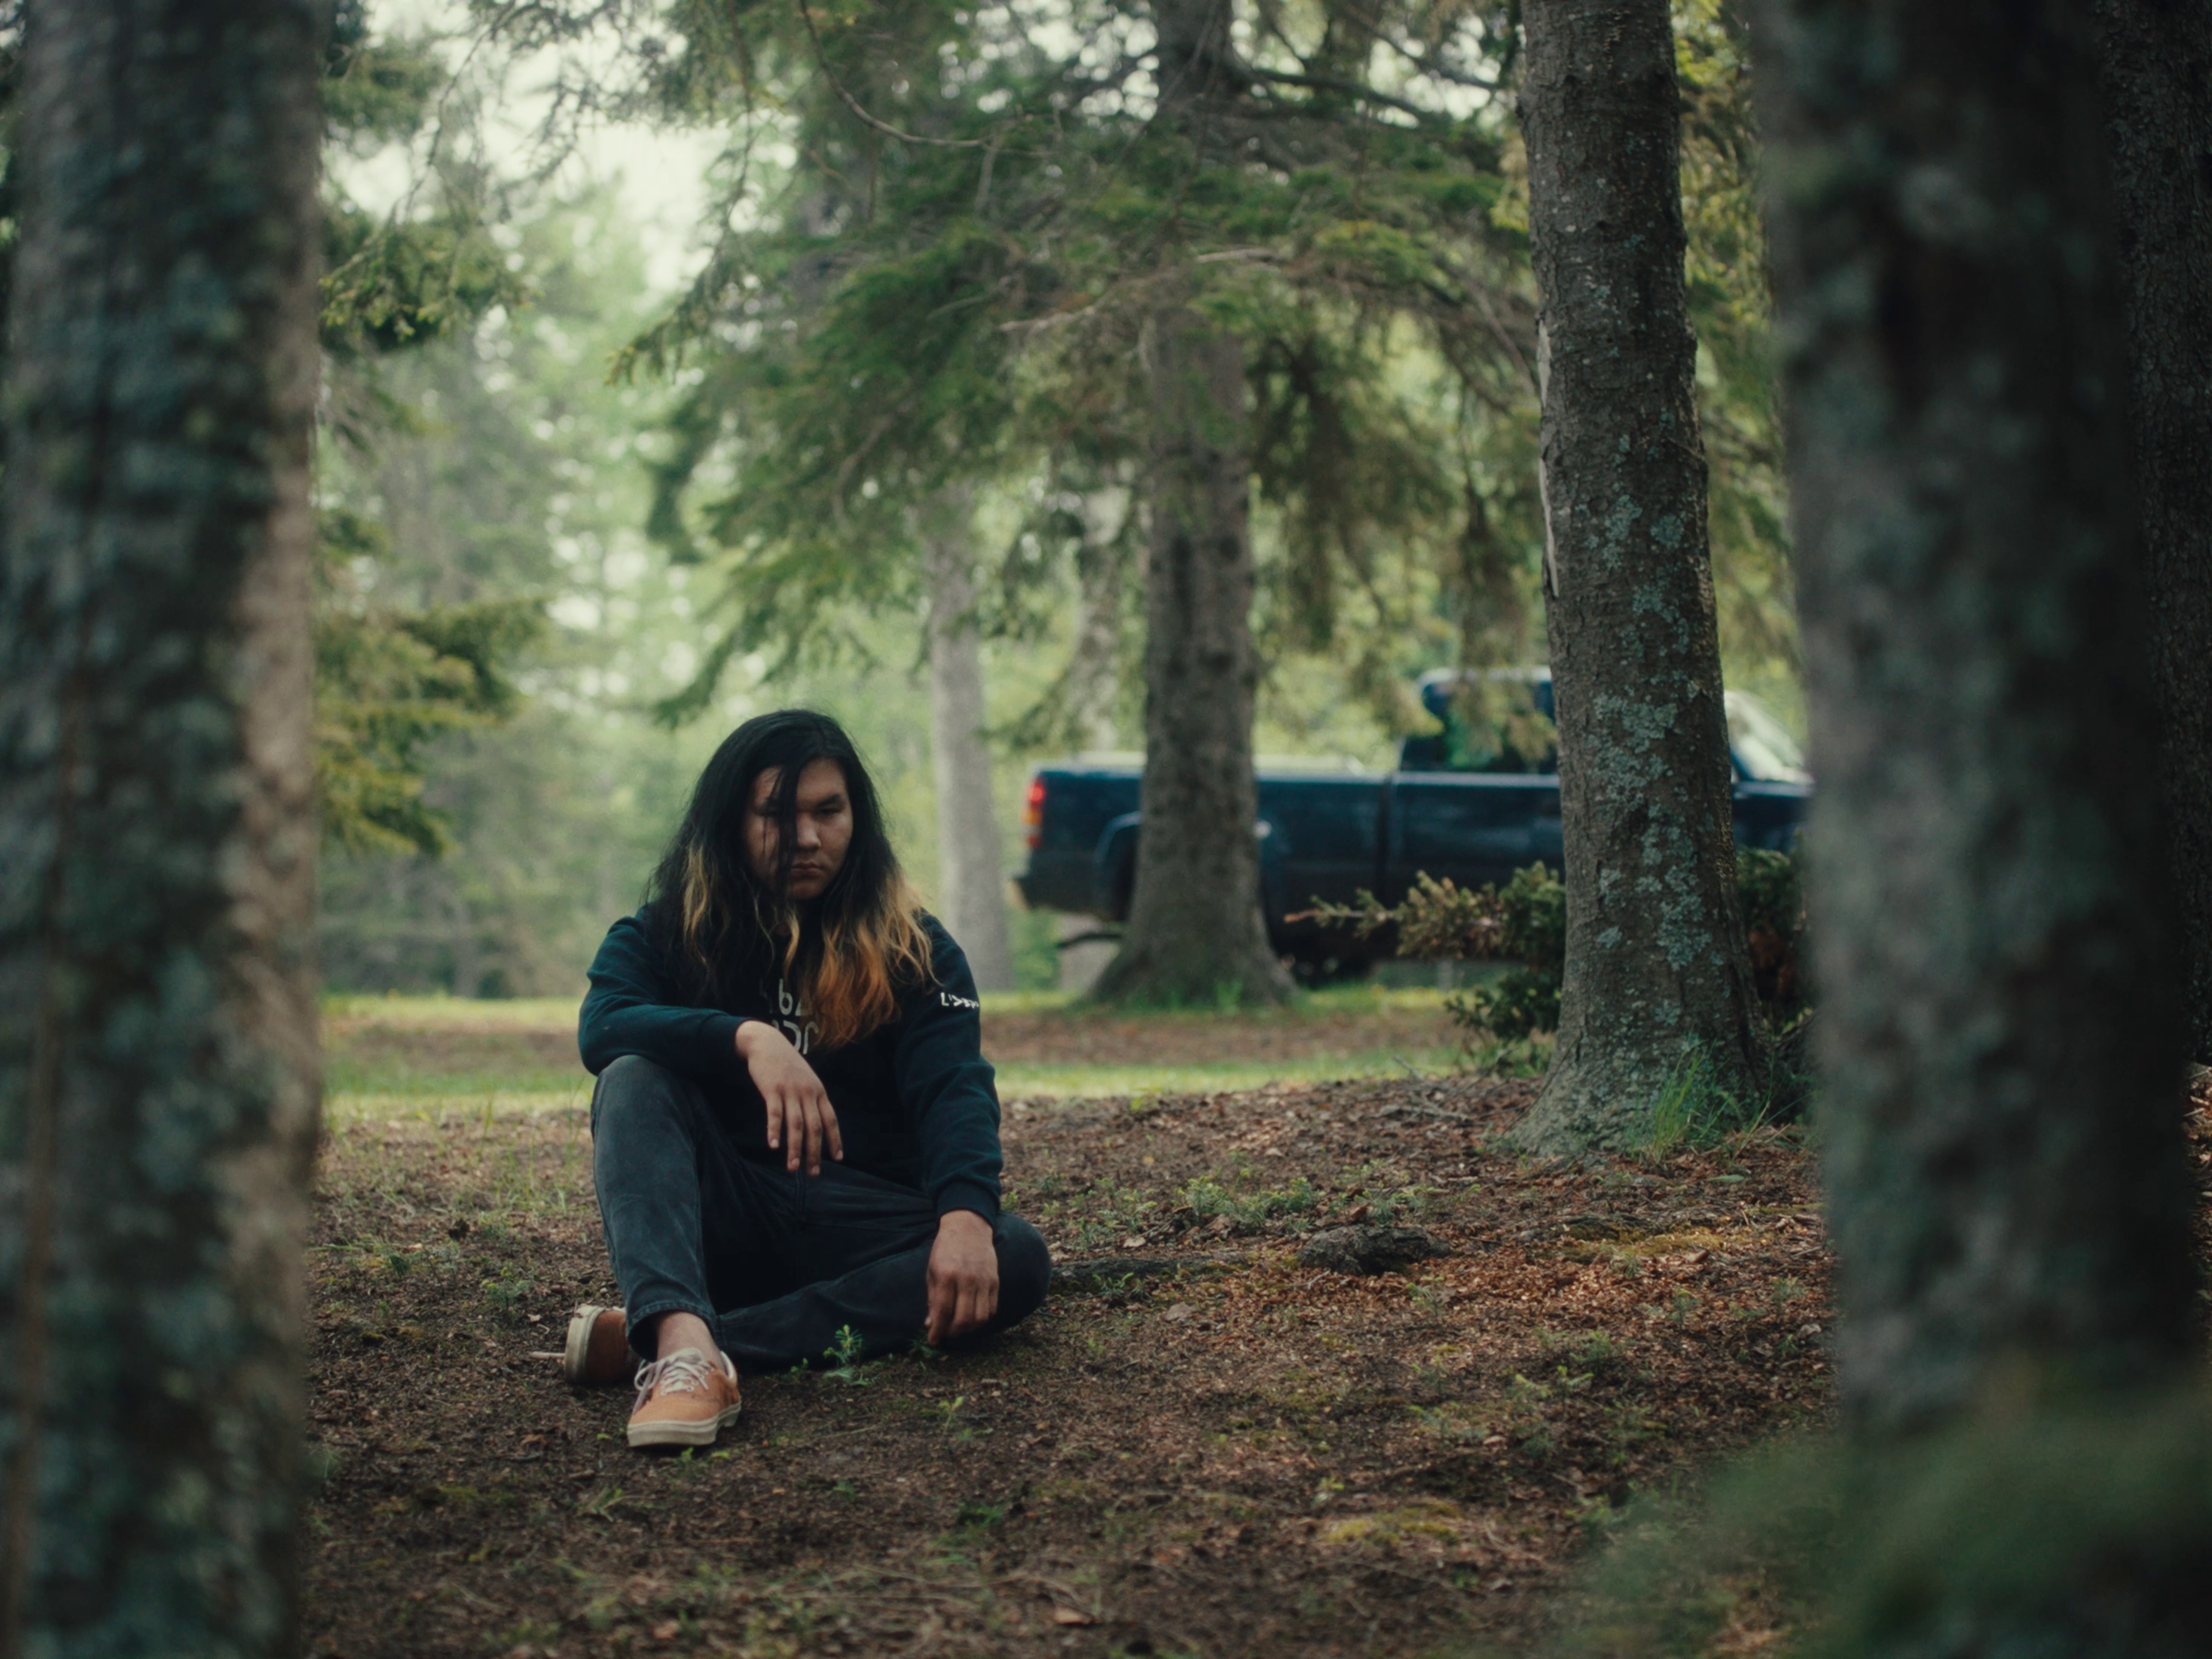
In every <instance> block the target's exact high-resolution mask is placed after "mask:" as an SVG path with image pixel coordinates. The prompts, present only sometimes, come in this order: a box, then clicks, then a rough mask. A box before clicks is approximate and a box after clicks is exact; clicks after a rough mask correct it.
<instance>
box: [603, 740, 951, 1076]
mask: <svg viewBox="0 0 2212 1659" xmlns="http://www.w3.org/2000/svg"><path fill="white" fill-rule="evenodd" d="M817 760H826V761H834V762H836V763H837V766H838V768H839V769H840V770H842V772H843V773H844V775H845V795H846V799H848V801H850V802H851V803H852V809H853V841H852V844H851V846H850V847H848V848H847V849H846V852H845V861H844V863H843V864H842V866H839V868H838V871H837V873H836V877H835V878H832V880H831V881H830V883H829V886H828V887H826V888H824V889H823V892H822V896H820V897H819V898H817V899H814V900H811V901H809V902H807V903H806V905H805V906H804V907H803V908H802V907H800V906H797V905H794V904H793V902H791V899H790V897H789V896H788V892H789V888H790V881H791V866H792V861H793V857H794V855H795V854H796V852H797V848H798V840H799V836H798V825H799V811H798V800H799V775H800V774H801V773H802V772H804V771H805V769H807V767H808V766H809V765H810V764H811V763H813V762H815V761H817ZM768 771H774V772H775V774H776V782H775V793H774V794H773V795H772V796H771V797H770V805H771V806H772V808H773V810H774V811H775V818H776V823H778V824H779V825H780V826H781V833H780V834H779V835H778V836H777V837H776V868H775V877H774V878H773V879H772V880H770V881H763V880H762V879H761V878H759V877H757V876H756V875H755V874H754V873H753V869H752V861H751V860H750V858H749V857H748V856H747V854H746V850H745V814H746V812H747V811H748V810H749V808H750V805H751V804H752V798H753V789H754V787H755V786H756V784H757V781H758V780H759V778H760V775H761V774H762V773H763V772H768ZM646 898H647V902H648V903H649V904H650V905H651V907H652V919H653V933H654V935H655V936H656V938H657V939H658V941H659V945H660V946H661V949H662V951H664V953H665V956H666V957H667V959H668V960H669V961H671V962H672V963H677V964H678V970H679V971H680V972H682V973H683V974H684V975H685V977H686V978H687V979H688V980H689V981H690V985H689V989H690V991H691V993H692V994H694V995H696V996H697V997H698V998H700V999H701V1000H702V1001H712V1000H718V999H719V997H720V994H721V993H722V991H723V988H724V987H723V986H722V985H721V982H720V980H721V974H722V970H723V969H724V967H725V965H726V963H727V962H728V960H729V958H730V957H732V956H736V957H739V958H740V959H741V960H742V959H750V960H754V961H759V962H762V963H763V965H765V962H766V961H773V962H775V963H776V965H777V966H778V967H779V968H780V969H781V972H782V973H783V975H784V976H785V977H786V978H787V980H789V981H792V982H793V985H794V986H795V987H796V988H797V990H798V992H799V1000H801V1002H803V1003H804V1004H805V1008H806V1018H808V1019H809V1020H810V1021H811V1022H812V1024H813V1025H814V1028H815V1030H816V1032H817V1034H818V1035H819V1036H820V1038H821V1040H822V1042H823V1043H824V1044H825V1045H827V1046H829V1047H830V1048H836V1047H838V1046H839V1045H841V1044H843V1043H848V1042H856V1041H858V1040H859V1039H860V1038H861V1037H864V1036H867V1035H868V1034H869V1033H870V1032H872V1031H874V1030H877V1029H878V1028H879V1027H880V1026H882V1025H884V1024H885V1023H886V1022H888V1021H889V1020H890V1019H891V1018H892V1017H893V1016H895V1015H896V1013H897V1012H898V998H899V994H900V993H901V992H902V990H905V989H907V988H908V987H911V986H913V985H915V984H917V983H919V982H920V981H922V980H924V979H926V978H927V977H928V975H929V972H930V950H929V936H928V935H927V933H924V932H923V931H922V927H921V902H920V901H919V900H918V899H916V898H915V893H914V890H913V889H912V888H911V887H909V886H908V884H907V880H906V877H905V876H904V874H903V873H902V872H901V871H900V869H899V862H898V854H896V853H894V852H893V851H892V850H891V843H890V836H888V835H886V834H885V833H884V815H883V808H882V806H881V805H880V804H879V803H878V800H877V798H876V786H875V782H874V781H873V780H872V778H870V777H869V776H868V769H867V768H866V766H864V765H862V764H861V763H860V751H859V750H856V749H855V748H854V746H853V740H852V738H849V737H848V736H846V734H845V728H844V727H843V726H840V725H838V724H837V722H836V720H832V719H830V718H829V715H827V714H817V713H816V712H815V711H814V710H812V709H811V708H779V709H777V710H776V711H775V713H774V714H757V715H755V716H754V717H753V718H752V719H751V720H747V721H746V722H745V723H744V725H743V726H739V727H738V729H737V730H736V731H734V732H731V733H730V735H729V736H728V737H726V738H723V739H722V744H721V747H720V748H719V749H717V750H715V751H714V758H713V759H712V760H710V761H708V763H707V769H706V770H705V771H703V772H702V773H701V774H700V775H699V782H698V785H697V787H695V788H694V789H693V790H692V792H691V804H690V806H689V807H687V808H686V809H685V810H684V820H683V822H682V823H679V824H678V825H677V828H676V834H675V836H674V837H673V838H672V839H671V841H670V842H669V843H668V850H667V851H666V852H665V853H664V854H661V857H660V864H659V867H658V868H657V869H655V870H654V871H653V879H652V882H651V883H650V884H649V885H648V886H647V891H646ZM763 959H765V960H763Z"/></svg>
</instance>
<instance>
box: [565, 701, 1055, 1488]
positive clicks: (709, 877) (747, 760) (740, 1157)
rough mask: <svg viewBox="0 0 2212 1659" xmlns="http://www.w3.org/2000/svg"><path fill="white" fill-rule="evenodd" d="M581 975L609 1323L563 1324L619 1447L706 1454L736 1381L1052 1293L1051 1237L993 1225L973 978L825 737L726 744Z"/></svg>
mask: <svg viewBox="0 0 2212 1659" xmlns="http://www.w3.org/2000/svg"><path fill="white" fill-rule="evenodd" d="M591 981H592V988H591V993H590V994H589V995H587V996H586V998H585V999H584V1006H583V1012H582V1015H581V1018H580V1029H579V1031H578V1036H577V1045H578V1047H579V1048H580V1050H581V1052H582V1055H583V1061H584V1065H585V1066H586V1068H587V1069H589V1070H590V1071H592V1073H595V1074H596V1075H597V1076H598V1079H599V1082H598V1085H597V1086H596V1087H595V1088H594V1089H593V1091H592V1179H593V1181H594V1182H595V1183H596V1185H597V1187H598V1189H599V1214H600V1218H601V1220H602V1221H603V1223H604V1224H605V1229H606V1237H607V1254H608V1255H609V1257H610V1258H611V1261H612V1263H613V1267H614V1273H615V1279H616V1282H617V1284H619V1285H621V1287H622V1293H623V1307H621V1308H602V1307H596V1306H586V1307H584V1308H581V1309H580V1310H578V1311H577V1314H576V1316H575V1317H574V1318H573V1319H572V1320H570V1322H569V1325H568V1345H567V1348H566V1351H565V1353H564V1355H563V1369H564V1370H565V1371H566V1373H567V1375H568V1378H569V1380H570V1381H571V1382H574V1383H615V1382H620V1381H622V1380H623V1379H625V1378H626V1377H628V1376H630V1374H631V1373H632V1372H633V1371H634V1370H635V1373H636V1375H635V1383H636V1388H637V1404H636V1406H635V1409H634V1410H633V1412H632V1413H631V1416H630V1419H629V1443H630V1444H631V1445H633V1446H702V1445H708V1444H711V1443H713V1442H714V1437H715V1436H716V1434H717V1433H718V1432H719V1431H720V1429H721V1428H722V1427H723V1425H726V1424H727V1423H729V1422H730V1421H732V1419H735V1417H736V1416H737V1414H738V1370H739V1369H740V1368H743V1369H744V1370H780V1369H782V1368H785V1367H787V1366H791V1365H795V1364H802V1363H805V1362H806V1361H810V1360H813V1359H817V1358H821V1357H822V1356H823V1354H824V1353H825V1352H836V1353H838V1354H839V1355H840V1356H841V1357H843V1358H848V1359H849V1358H860V1357H869V1356H873V1355H877V1354H881V1353H885V1352H892V1351H894V1350H896V1349H899V1348H902V1347H904V1346H907V1345H908V1343H910V1342H912V1341H913V1340H915V1339H916V1338H917V1337H919V1338H921V1339H922V1340H926V1341H927V1342H928V1343H929V1344H931V1345H932V1346H943V1345H945V1344H946V1343H948V1342H957V1341H960V1340H963V1339H972V1338H977V1337H981V1336H986V1335H989V1334H994V1333H996V1332H999V1331H1003V1330H1005V1329H1006V1328H1007V1327H1009V1326H1011V1325H1012V1324H1014V1323H1015V1322H1017V1321H1018V1320H1020V1319H1022V1318H1023V1317H1024V1316H1026V1315H1028V1314H1029V1313H1030V1312H1031V1311H1032V1310H1035V1309H1036V1306H1037V1304H1039V1303H1040V1302H1042V1300H1043V1299H1044V1292H1045V1284H1046V1280H1047V1279H1048V1277H1049V1275H1050V1272H1051V1264H1050V1258H1049V1256H1048V1253H1047V1251H1046V1249H1045V1244H1044V1241H1043V1239H1042V1238H1041V1237H1039V1236H1038V1234H1037V1231H1036V1229H1035V1228H1034V1227H1031V1226H1030V1225H1029V1224H1028V1223H1027V1222H1024V1221H1022V1220H1019V1219H1018V1218H1015V1217H1013V1216H1011V1215H1008V1214H1006V1213H1005V1212H1003V1211H1001V1210H1000V1207H999V1171H1000V1151H999V1101H998V1095H997V1092H996V1091H995V1089H994V1085H993V1082H992V1073H991V1066H990V1064H989V1062H988V1061H987V1060H985V1059H984V1058H983V1055H982V1050H981V1005H980V1004H979V1003H978V1001H977V1000H976V994H975V978H974V975H971V974H970V973H969V969H968V962H967V958H966V957H964V956H963V955H962V954H961V951H960V947H959V945H957V944H955V943H954V942H953V939H952V937H951V934H949V933H946V932H945V929H944V928H943V927H941V926H939V923H938V922H937V921H936V919H935V918H934V917H932V916H930V915H927V914H925V913H924V912H923V910H922V909H921V905H920V904H919V902H917V901H916V899H915V896H914V892H913V890H912V889H911V888H909V887H908V885H907V884H906V880H905V878H904V877H903V876H902V875H901V874H900V872H899V865H898V859H897V856H896V854H894V853H893V851H892V850H891V845H890V839H889V837H888V836H886V835H885V834H884V824H883V816H882V812H881V811H880V809H879V807H878V804H877V799H876V792H875V787H874V786H873V784H872V783H871V781H869V778H868V774H867V770H866V768H865V767H864V766H862V765H861V763H860V756H859V754H858V753H857V752H856V751H855V750H854V747H853V744H852V741H851V739H850V738H848V737H847V736H846V734H845V732H844V731H843V729H842V727H840V726H838V724H837V722H836V721H835V720H831V719H829V717H828V716H827V715H824V714H815V713H812V712H811V711H808V710H804V709H786V710H782V711H781V712H778V713H776V714H763V715H761V716H759V717H758V718H757V719H754V720H747V721H746V722H745V723H744V725H742V726H739V727H738V729H737V730H736V731H735V732H732V733H731V734H730V736H729V737H728V738H726V739H724V741H723V743H722V745H721V747H720V749H718V750H715V753H714V758H713V759H712V760H711V761H709V762H708V763H707V769H706V770H705V772H704V773H702V775H701V776H700V779H699V782H698V787H696V790H694V792H693V793H692V797H691V804H690V808H689V810H688V811H686V812H685V813H684V820H683V823H681V825H679V826H678V829H677V831H676V835H675V838H674V839H673V840H672V841H671V842H670V843H669V846H668V850H667V852H666V854H665V855H664V856H663V858H662V859H661V861H660V865H659V868H658V869H657V870H656V871H655V872H654V873H653V879H652V882H651V884H650V886H649V888H648V890H647V900H646V902H645V905H644V907H643V908H641V909H640V910H639V911H638V912H637V914H636V915H633V916H626V917H624V918H623V920H622V921H617V923H615V925H614V926H613V927H611V928H610V929H609V930H608V933H607V937H606V941H605V944H603V945H600V947H599V956H598V957H597V958H596V959H595V960H594V961H593V962H592V972H591ZM646 1360H649V1361H650V1363H649V1364H642V1369H638V1368H639V1366H640V1365H641V1363H642V1362H643V1361H646Z"/></svg>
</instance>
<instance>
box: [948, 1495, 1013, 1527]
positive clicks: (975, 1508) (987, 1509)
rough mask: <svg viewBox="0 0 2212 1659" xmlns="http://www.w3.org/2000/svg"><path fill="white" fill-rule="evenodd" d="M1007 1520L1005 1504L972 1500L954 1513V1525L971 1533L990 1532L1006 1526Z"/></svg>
mask: <svg viewBox="0 0 2212 1659" xmlns="http://www.w3.org/2000/svg"><path fill="white" fill-rule="evenodd" d="M952 1524H953V1525H954V1526H956V1527H959V1528H963V1529H965V1530H967V1531H969V1532H987V1531H989V1530H990V1529H991V1528H994V1527H998V1526H1003V1525H1005V1524H1006V1505H1005V1504H985V1503H982V1502H980V1501H979V1500H977V1499H975V1498H969V1500H968V1501H967V1502H966V1503H963V1504H961V1506H960V1507H959V1508H958V1509H957V1510H954V1511H953V1513H952Z"/></svg>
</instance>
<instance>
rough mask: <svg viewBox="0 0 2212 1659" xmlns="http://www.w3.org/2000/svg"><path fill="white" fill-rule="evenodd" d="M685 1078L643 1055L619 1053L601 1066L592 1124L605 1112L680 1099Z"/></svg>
mask: <svg viewBox="0 0 2212 1659" xmlns="http://www.w3.org/2000/svg"><path fill="white" fill-rule="evenodd" d="M683 1097H684V1079H681V1078H679V1077H678V1076H677V1075H676V1073H673V1072H671V1071H670V1070H669V1069H668V1068H667V1067H666V1066H662V1065H659V1064H658V1063H657V1062H655V1061H653V1060H647V1059H646V1058H645V1056H644V1055H642V1054H617V1056H616V1057H615V1058H614V1059H612V1060H609V1061H608V1062H607V1063H606V1065H605V1066H603V1067H601V1068H600V1071H599V1081H598V1082H596V1083H594V1084H593V1085H592V1127H593V1128H594V1129H595V1130H596V1129H597V1128H598V1127H599V1114H600V1113H601V1112H603V1111H617V1112H622V1111H630V1110H635V1109H636V1108H637V1107H638V1106H640V1105H641V1104H643V1103H647V1102H649V1101H665V1102H668V1103H677V1102H680V1101H681V1100H682V1099H683Z"/></svg>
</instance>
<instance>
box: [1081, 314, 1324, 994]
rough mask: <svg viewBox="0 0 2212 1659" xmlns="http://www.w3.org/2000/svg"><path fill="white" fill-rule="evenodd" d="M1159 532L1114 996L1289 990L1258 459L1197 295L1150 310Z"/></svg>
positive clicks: (1148, 586)
mask: <svg viewBox="0 0 2212 1659" xmlns="http://www.w3.org/2000/svg"><path fill="white" fill-rule="evenodd" d="M1147 344H1148V349H1147V352H1146V374H1147V377H1148V379H1149V380H1150V382H1151V387H1152V430H1153V435H1154V443H1155V448H1154V452H1153V455H1152V538H1151V545H1150V547H1149V549H1148V556H1147V559H1146V572H1145V600H1146V605H1145V625H1146V635H1145V780H1144V786H1143V789H1142V792H1141V796H1140V800H1139V807H1140V810H1141V811H1142V812H1143V813H1144V828H1143V829H1142V831H1141V832H1140V834H1139V836H1138V839H1137V879H1136V890H1135V893H1134V895H1133V898H1132V900H1131V902H1130V908H1129V924H1128V927H1127V932H1126V933H1124V934H1123V935H1122V939H1121V950H1120V951H1119V952H1118V953H1117V954H1116V955H1115V958H1114V960H1113V961H1112V962H1111V963H1109V964H1108V965H1107V969H1106V971H1105V973H1104V974H1103V975H1101V976H1100V978H1099V981H1098V987H1097V994H1098V995H1100V996H1102V997H1106V998H1115V999H1122V998H1126V999H1135V1000H1158V1001H1167V1002H1208V1003H1210V1002H1213V1001H1216V1000H1219V999H1222V998H1225V997H1226V998H1230V999H1232V1000H1237V1001H1240V1002H1277V1001H1280V1000H1283V999H1284V998H1285V996H1287V995H1288V994H1290V976H1289V975H1287V974H1286V973H1285V972H1284V970H1283V967H1282V964H1281V963H1279V961H1277V959H1276V957H1275V955H1274V952H1273V950H1272V949H1271V948H1270V947H1269V945H1268V943H1267V924H1266V923H1265V921H1263V920H1262V919H1261V915H1260V904H1259V898H1260V844H1259V838H1258V836H1256V835H1255V833H1254V830H1255V826H1256V824H1257V823H1258V820H1259V811H1260V791H1259V784H1258V782H1257V781H1256V780H1255V776H1254V773H1253V765H1252V712H1253V697H1254V694H1255V691H1256V690H1257V689H1258V686H1259V682H1260V665H1259V658H1258V655H1257V653H1255V651H1254V650H1253V647H1252V544H1251V540H1250V538H1249V535H1248V533H1247V531H1246V526H1245V515H1246V492H1247V490H1248V489H1249V481H1250V477H1251V465H1250V462H1249V457H1248V452H1247V447H1246V446H1247V431H1248V426H1247V422H1246V419H1245V414H1244V354H1243V349H1242V348H1241V347H1240V346H1239V345H1238V344H1237V342H1236V341H1235V340H1234V339H1232V338H1231V337H1228V336H1226V335H1224V334H1222V333H1219V332H1218V331H1215V330H1213V329H1212V328H1210V327H1209V326H1207V325H1206V323H1205V322H1204V321H1202V320H1201V319H1200V317H1199V316H1198V314H1197V313H1195V312H1193V311H1191V310H1188V309H1186V308H1178V309H1176V310H1173V311H1168V312H1164V313H1161V314H1159V315H1158V316H1156V317H1155V318H1154V319H1152V326H1151V338H1150V340H1149V341H1148V343H1147Z"/></svg>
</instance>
